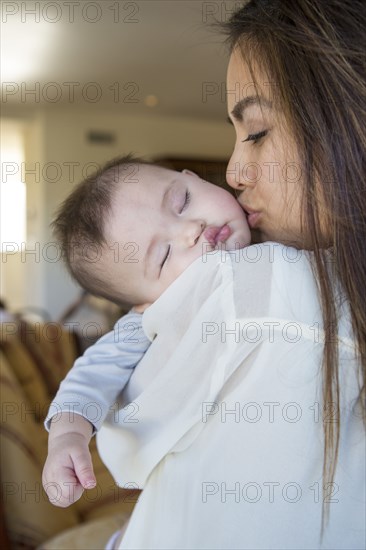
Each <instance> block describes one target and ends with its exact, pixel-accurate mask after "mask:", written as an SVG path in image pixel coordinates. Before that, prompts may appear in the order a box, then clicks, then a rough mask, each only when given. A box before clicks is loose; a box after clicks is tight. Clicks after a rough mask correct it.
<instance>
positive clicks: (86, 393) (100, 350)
mask: <svg viewBox="0 0 366 550" xmlns="http://www.w3.org/2000/svg"><path fill="white" fill-rule="evenodd" d="M141 319H142V316H141V314H139V313H136V312H131V313H129V314H127V315H125V316H124V317H122V318H121V319H120V320H119V321H118V322H117V323H116V325H115V327H114V330H113V331H111V332H109V333H108V334H106V335H104V336H103V337H102V338H101V339H100V340H98V342H97V343H96V344H94V345H93V346H91V347H90V348H88V349H87V350H86V352H85V353H84V355H83V356H82V357H80V358H79V359H78V360H77V361H76V362H75V364H74V366H73V368H72V369H71V370H70V372H69V373H68V375H67V376H66V378H65V380H64V381H63V382H62V383H61V385H60V388H59V391H58V392H57V395H56V397H55V399H54V400H53V402H52V403H51V405H50V409H49V412H48V415H47V418H46V420H45V427H46V429H48V430H49V432H50V433H49V440H48V456H47V460H46V463H45V466H44V470H43V476H42V482H43V486H44V489H45V491H46V493H47V494H48V497H49V499H50V501H51V502H52V503H53V504H55V505H56V506H62V507H65V506H69V505H70V504H72V503H73V502H75V501H76V500H78V499H79V498H80V496H81V494H82V492H83V490H84V489H85V488H92V487H94V486H95V484H96V480H95V476H94V471H93V466H92V462H91V457H90V453H89V448H88V445H89V441H90V438H91V436H92V435H93V434H94V433H95V432H96V431H97V430H98V429H99V428H100V427H101V425H102V424H103V422H104V420H105V418H106V416H107V414H108V412H109V409H110V406H111V405H112V404H113V403H114V402H115V400H116V398H117V396H118V394H119V393H120V392H121V391H122V389H123V388H124V386H125V385H126V384H127V382H128V380H129V378H130V376H131V374H132V372H133V369H134V367H135V366H136V365H137V363H138V362H139V361H140V360H141V359H142V357H143V355H144V354H145V352H146V350H147V349H148V347H149V345H150V343H151V342H150V340H149V339H148V338H147V336H146V335H145V334H144V332H143V330H142V324H141Z"/></svg>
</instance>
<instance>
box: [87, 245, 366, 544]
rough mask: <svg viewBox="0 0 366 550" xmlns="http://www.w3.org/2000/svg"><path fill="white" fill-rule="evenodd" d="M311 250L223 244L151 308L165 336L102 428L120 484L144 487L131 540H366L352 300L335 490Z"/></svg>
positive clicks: (147, 317)
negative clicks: (329, 473) (326, 446)
mask: <svg viewBox="0 0 366 550" xmlns="http://www.w3.org/2000/svg"><path fill="white" fill-rule="evenodd" d="M310 257H311V256H310V253H308V252H304V251H298V250H295V249H293V248H288V247H284V246H282V245H279V244H278V243H263V244H261V245H254V246H250V247H248V248H246V249H243V250H238V251H235V252H231V253H227V252H220V251H217V252H216V253H213V254H210V255H208V256H205V257H203V258H202V259H199V260H196V261H195V262H194V264H192V265H191V266H190V267H189V268H188V269H187V270H186V271H185V272H184V273H183V274H182V275H181V276H180V277H179V278H178V279H177V280H176V281H175V282H174V283H173V284H172V285H171V286H170V287H169V288H168V289H167V291H166V292H165V293H164V294H163V295H162V296H161V297H160V298H159V300H158V301H157V302H155V303H154V304H153V305H152V306H151V307H150V308H149V309H148V310H146V312H145V313H144V316H143V326H144V329H145V332H146V333H147V335H148V336H149V337H150V339H151V340H153V343H152V345H151V346H150V349H149V351H148V352H147V353H146V355H145V357H144V358H143V359H142V361H141V362H140V363H139V365H138V366H137V368H136V370H135V372H134V374H133V376H132V378H131V381H130V383H129V385H128V388H127V390H125V392H124V394H123V399H122V401H121V408H120V409H119V410H118V411H114V412H113V414H112V413H111V414H110V415H109V418H108V421H107V422H106V423H105V424H104V426H103V427H102V429H101V430H100V432H99V434H98V436H97V440H98V448H99V451H100V454H101V456H102V459H103V461H104V462H105V464H106V465H107V466H108V468H109V469H110V471H111V473H112V475H113V476H114V478H115V480H116V482H117V483H118V484H119V485H120V486H122V487H123V486H126V487H140V488H143V492H142V494H141V496H140V498H139V501H138V503H137V505H136V507H135V509H134V512H133V515H132V518H131V521H130V524H129V526H128V528H127V531H126V533H125V535H124V538H123V541H122V543H121V546H120V548H121V549H159V550H162V549H169V550H171V549H192V550H193V549H195V550H196V549H228V550H229V549H230V550H231V549H263V550H264V549H266V550H267V549H281V550H284V549H288V550H294V549H299V550H300V549H301V550H305V549H320V548H321V549H329V550H335V549H347V550H349V549H361V548H364V547H365V465H366V463H365V431H364V428H363V425H362V420H361V417H360V413H359V408H358V407H356V406H355V402H356V398H357V396H358V393H359V384H360V378H359V372H358V362H357V359H356V357H355V348H354V342H353V339H352V331H351V329H350V323H349V315H348V310H347V304H345V303H342V301H341V297H340V305H339V314H340V326H339V344H338V349H339V354H340V371H339V381H340V388H341V396H340V420H341V439H340V446H339V457H338V465H337V470H336V475H335V478H334V482H333V484H332V485H326V486H325V487H324V488H323V485H324V482H323V479H322V468H323V421H324V422H331V421H334V419H335V415H336V411H335V407H334V406H333V404H331V403H327V404H325V405H323V402H322V390H321V388H322V371H321V360H322V353H323V330H322V315H321V310H320V306H319V301H318V298H317V288H316V284H315V281H314V277H313V275H312V270H311V267H310ZM131 402H132V403H131ZM127 403H130V405H128V406H125V407H124V405H126V404H127ZM323 489H324V490H323ZM323 499H325V500H326V502H328V503H329V507H330V520H329V523H328V525H327V526H326V528H325V530H324V535H323V538H322V539H321V536H320V531H321V512H322V503H323Z"/></svg>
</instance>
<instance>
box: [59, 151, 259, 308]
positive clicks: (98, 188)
mask: <svg viewBox="0 0 366 550" xmlns="http://www.w3.org/2000/svg"><path fill="white" fill-rule="evenodd" d="M53 228H54V232H55V235H56V237H57V238H58V240H59V242H60V244H61V248H62V252H63V255H64V258H65V260H66V264H67V266H68V268H69V271H70V272H71V274H72V275H73V277H74V278H75V279H76V280H77V281H78V282H79V284H80V285H81V286H82V287H84V288H85V289H86V290H88V291H89V292H90V293H91V294H94V295H97V296H102V297H104V298H107V299H109V300H111V301H113V302H115V303H117V304H120V305H123V306H132V305H135V306H136V305H146V304H151V303H153V302H154V301H155V300H156V299H157V298H158V297H159V296H160V295H161V294H162V293H163V291H164V290H165V289H166V288H167V287H168V286H169V285H170V284H171V283H172V282H173V281H174V280H175V279H176V278H177V277H178V276H179V275H180V274H181V273H182V272H183V271H184V270H185V269H186V268H187V267H188V266H189V265H190V264H191V263H192V262H193V261H194V260H196V259H197V258H199V257H200V256H202V255H204V254H205V253H208V252H210V251H212V250H214V249H215V248H219V247H220V249H224V250H235V249H236V248H243V247H245V246H247V245H248V244H249V243H250V231H249V227H248V224H247V221H246V217H245V214H244V212H243V210H242V209H241V207H240V206H239V204H238V203H237V201H236V200H235V199H234V197H233V196H232V195H231V194H230V193H229V192H228V191H225V190H224V189H222V188H221V187H218V186H216V185H214V184H212V183H208V182H206V181H204V180H202V179H201V178H200V177H199V176H197V175H196V174H194V173H192V172H190V171H188V170H184V171H183V172H175V171H174V170H168V169H167V168H162V167H160V166H157V165H154V164H149V163H146V162H144V161H142V160H140V159H136V158H133V157H132V156H130V155H129V156H126V157H123V158H119V159H116V160H113V161H111V162H109V163H107V164H106V165H105V166H104V167H103V168H102V169H100V170H98V172H97V173H95V174H93V175H92V176H89V177H88V178H87V179H86V180H84V181H83V182H82V183H80V184H79V185H78V187H77V188H76V189H75V190H74V191H73V192H72V193H71V195H70V196H69V197H68V198H67V199H66V200H65V202H64V203H63V204H62V206H61V208H60V210H59V212H58V215H57V218H56V219H55V221H54V222H53Z"/></svg>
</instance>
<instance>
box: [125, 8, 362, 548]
mask: <svg viewBox="0 0 366 550" xmlns="http://www.w3.org/2000/svg"><path fill="white" fill-rule="evenodd" d="M224 26H225V29H226V31H228V33H229V42H230V47H231V56H230V62H229V68H228V86H227V88H228V112H229V118H230V121H231V122H232V123H233V125H234V127H235V130H236V134H237V141H236V144H235V149H234V152H233V155H232V158H231V160H230V162H229V165H228V171H227V180H228V183H229V184H230V185H231V186H232V187H234V188H235V189H237V191H238V200H239V202H240V204H241V205H242V206H243V208H244V210H245V211H246V212H247V214H248V221H249V223H250V225H251V227H252V228H253V229H256V230H258V231H259V232H260V234H261V236H262V239H263V240H271V241H278V242H281V243H283V244H286V245H292V246H295V247H296V248H299V249H308V250H311V251H313V253H312V257H313V266H312V269H313V272H314V279H313V282H314V285H313V286H312V285H311V282H310V280H308V281H307V284H306V285H304V286H302V284H301V276H302V270H301V269H299V270H297V271H296V270H295V272H293V271H292V268H291V269H290V268H288V269H287V266H286V265H285V264H284V265H283V271H282V273H283V274H284V279H283V280H281V278H279V277H278V273H277V278H276V273H275V269H276V265H277V263H276V261H274V262H273V266H274V267H273V273H274V280H275V283H276V284H275V285H272V286H271V287H270V288H267V287H266V288H265V292H268V293H269V295H270V299H276V296H277V290H278V292H279V293H280V292H282V293H283V295H285V292H286V287H288V288H289V291H288V296H289V298H288V303H286V307H287V310H286V315H287V314H289V315H290V313H291V311H292V306H293V304H294V303H295V302H296V304H297V305H298V304H301V308H302V309H301V312H302V313H303V314H304V318H305V317H306V315H307V319H306V322H307V324H308V328H310V329H311V328H313V327H311V326H310V325H311V319H316V317H315V315H316V313H315V312H316V306H317V304H316V303H315V301H314V300H316V294H317V292H318V294H319V302H318V304H319V307H321V310H322V318H323V326H324V346H322V348H321V353H319V355H318V356H317V355H316V352H317V351H319V349H318V348H316V347H315V346H312V345H311V343H310V340H311V339H310V338H308V341H307V342H306V341H305V340H306V338H303V340H304V341H302V342H301V343H298V342H295V344H294V346H293V347H290V348H288V353H287V354H286V353H283V351H281V350H283V345H282V344H281V343H279V344H278V345H277V344H276V342H275V341H273V343H272V345H271V346H267V348H265V349H266V353H265V354H262V355H261V354H260V351H261V350H260V348H256V349H255V350H253V353H250V350H249V351H248V353H247V359H246V362H245V364H243V366H242V367H240V368H238V369H237V371H236V372H235V373H234V374H233V376H232V377H231V378H230V379H228V382H227V384H226V386H224V391H223V392H222V393H221V394H220V400H219V399H218V403H215V405H217V406H218V407H219V408H218V409H217V410H216V409H215V407H214V405H213V407H212V409H206V413H207V414H206V418H205V420H204V421H203V422H202V423H201V426H198V432H195V431H194V430H195V429H196V428H197V425H196V426H193V428H192V429H193V431H190V432H187V434H186V435H185V436H183V437H182V438H181V439H179V440H178V441H177V444H176V445H175V446H173V447H171V448H170V452H168V453H167V454H166V455H165V456H164V457H163V458H161V461H160V462H159V463H158V465H157V466H156V467H155V468H154V470H153V471H152V472H151V473H150V477H148V479H147V482H146V485H145V487H144V491H143V493H142V496H141V497H140V500H139V503H138V504H137V507H136V509H135V511H134V514H133V516H132V519H131V523H130V526H129V527H128V529H127V532H126V535H125V538H124V540H123V541H122V544H121V546H120V548H137V547H138V548H160V549H161V548H230V549H231V548H251V549H254V548H255V549H257V548H258V549H259V548H261V549H269V548H281V549H284V548H287V549H294V548H298V549H304V548H308V549H310V548H311V549H314V548H328V549H332V550H333V549H334V548H344V549H346V548H347V549H349V548H357V549H358V548H363V547H364V541H365V527H364V519H363V518H364V513H365V495H364V483H365V477H364V476H365V474H364V460H365V457H364V437H365V431H364V423H365V368H366V296H365V293H364V283H365V280H366V193H365V173H366V171H365V149H366V120H365V107H366V105H365V99H366V88H365V87H366V78H365V72H366V70H365V42H364V32H365V28H366V13H365V4H364V2H363V1H357V0H356V1H354V0H329V1H327V2H325V1H322V0H298V1H297V2H296V3H290V2H285V1H283V0H282V1H281V0H252V1H250V2H248V3H247V4H246V5H245V6H244V7H243V8H242V9H240V10H239V11H237V12H236V13H235V14H234V15H233V17H232V18H231V20H230V21H229V22H228V24H226V25H224ZM269 263H270V262H267V264H269ZM285 263H286V262H285ZM240 265H241V264H240ZM257 266H259V267H261V268H263V269H265V267H266V265H265V264H263V266H260V263H258V264H257ZM303 268H304V269H305V264H304V266H303ZM220 269H221V268H220ZM253 270H254V271H253ZM253 270H252V274H253V273H254V274H255V275H256V276H257V277H258V278H259V277H260V275H261V269H257V268H256V267H255V268H253ZM246 275H247V274H246ZM269 275H270V276H271V277H273V274H271V273H269ZM285 276H286V278H285ZM291 277H292V278H293V281H292V280H291ZM253 281H254V282H253V284H252V285H251V286H250V285H249V290H248V277H247V278H246V280H245V281H242V280H241V281H240V285H241V292H242V295H243V296H244V295H245V297H248V298H251V297H252V304H253V307H254V308H255V305H256V304H255V302H256V301H257V300H258V302H260V300H261V288H259V289H258V287H259V286H260V285H263V287H264V286H265V279H264V278H263V279H262V280H261V281H258V282H257V281H256V280H255V278H254V279H253ZM200 283H201V281H200ZM292 283H293V284H292ZM291 285H292V294H291V289H290V287H291ZM201 286H202V288H206V287H205V285H204V281H203V283H202V285H201ZM293 289H295V294H296V292H297V293H300V294H301V292H302V291H304V296H301V295H300V296H296V295H295V294H294V291H293ZM255 291H257V294H256V295H255V296H254V298H253V292H255ZM206 292H207V294H208V295H210V292H209V290H207V289H206ZM183 298H184V297H183ZM183 298H182V297H181V296H180V300H181V301H182V307H184V304H186V303H187V300H188V301H189V298H187V297H186V300H185V301H184V299H183ZM237 298H238V299H239V298H242V297H240V295H237ZM307 301H309V303H310V302H311V303H312V305H311V307H309V309H308V310H307V309H306V302H307ZM243 302H245V300H243ZM284 302H286V297H285V300H283V299H281V300H279V301H278V303H277V304H276V305H277V306H278V307H283V303H284ZM175 305H176V304H174V302H173V301H172V300H171V299H170V307H172V308H173V307H175ZM221 305H222V307H223V308H224V306H225V301H221ZM244 305H245V304H244ZM168 306H169V304H168ZM168 306H167V307H168ZM275 310H276V309H275ZM289 312H290V313H289ZM295 312H296V314H297V312H298V311H296V310H295ZM304 312H305V313H304ZM228 318H231V317H230V316H229V317H228ZM165 319H171V320H172V319H173V316H172V317H169V316H167V317H165ZM217 319H220V316H218V317H217ZM211 320H212V319H211ZM300 320H301V321H303V319H300ZM170 324H172V323H170ZM166 328H168V327H166ZM338 334H340V335H341V336H342V338H346V337H347V336H351V337H352V334H353V337H354V341H355V344H356V349H355V350H354V360H353V361H352V360H351V359H350V358H349V357H348V356H347V354H346V352H345V351H344V348H343V347H342V345H341V344H340V342H339V341H338V339H337V336H338ZM303 336H304V335H303ZM267 343H268V342H267ZM276 346H277V347H276ZM233 350H234V351H233V353H235V347H234V348H233ZM307 350H308V351H309V356H307V355H306V353H307ZM278 352H280V353H282V356H281V358H280V359H279V358H278ZM147 356H148V354H147V355H146V357H147ZM212 361H214V357H212ZM281 361H287V364H286V370H284V369H282V365H281ZM292 364H294V365H295V367H294V368H293V369H291V365H292ZM201 365H202V362H201ZM207 365H208V366H209V364H208V363H207ZM248 365H249V367H248ZM188 367H189V362H187V368H188ZM353 367H355V372H353V371H352V369H353ZM204 373H205V371H204V369H203V370H202V376H203V375H204ZM317 374H320V376H317ZM215 376H216V378H215V377H213V378H212V379H211V380H213V379H215V380H216V381H217V380H218V378H219V373H218V372H217V371H215ZM137 385H138V384H137ZM350 388H353V389H352V391H351V390H350ZM354 388H356V391H353V390H354ZM316 390H319V392H322V396H321V394H320V393H319V400H318V401H313V402H312V401H311V398H312V397H313V396H314V392H315V391H316ZM187 395H188V394H187V393H186V394H185V396H187ZM131 396H132V394H131ZM132 397H133V396H132ZM178 397H179V396H178ZM225 400H226V401H225ZM155 402H156V401H155ZM249 402H250V403H254V404H255V403H257V404H258V403H261V405H262V408H261V414H263V410H264V408H263V405H266V407H269V408H270V409H271V413H270V414H269V416H268V418H269V419H268V420H267V422H266V423H264V422H263V417H262V418H261V419H259V420H258V423H256V422H257V421H256V420H255V419H253V417H252V416H251V415H250V414H249V412H248V411H249V409H248V407H247V405H248V403H249ZM237 403H238V404H239V405H240V414H241V416H240V418H238V421H237V422H236V417H235V415H236V408H235V410H234V411H233V408H231V409H230V406H231V407H233V406H234V405H235V406H236V404H237ZM250 403H249V404H250ZM299 404H301V407H300V413H299V414H300V416H299V418H295V419H294V417H293V416H291V417H290V416H289V414H288V411H289V406H294V407H295V410H296V405H298V406H300V405H299ZM317 405H318V407H317ZM276 406H279V407H280V408H281V411H282V418H280V419H279V420H278V419H277V420H276V415H275V410H276V409H275V407H276ZM271 407H272V408H271ZM177 408H178V402H177ZM297 410H298V411H299V409H297ZM309 410H310V411H311V412H312V413H313V414H314V417H313V422H311V421H309V419H305V418H304V417H305V416H306V414H308V413H309ZM223 411H224V413H228V414H230V411H231V414H232V415H233V414H234V417H235V420H234V422H232V423H230V421H229V420H228V419H226V417H224V418H225V420H223V418H222V417H221V421H220V414H217V413H218V412H219V413H220V412H221V413H222V412H223ZM244 412H245V414H246V416H245V419H244V420H245V421H243V417H244ZM301 415H302V417H301ZM229 418H230V417H229ZM231 418H232V417H231ZM284 420H285V422H284ZM261 421H262V423H261ZM286 422H287V423H286ZM296 422H298V423H297V424H296ZM168 423H169V422H168ZM323 432H324V436H322V433H323ZM138 457H139V454H138V453H137V454H136V458H138ZM233 472H234V473H233ZM238 472H239V474H238ZM253 491H254V493H253ZM265 491H267V493H265ZM277 491H279V493H278V492H277ZM288 491H290V492H288ZM291 491H292V492H291ZM293 491H295V494H294V492H293ZM322 493H323V495H322ZM279 494H280V495H281V496H280V498H279V497H278V495H279ZM199 497H200V498H199ZM266 497H267V498H266ZM334 497H335V498H334ZM243 501H245V502H243ZM330 505H331V510H330V514H329V507H330Z"/></svg>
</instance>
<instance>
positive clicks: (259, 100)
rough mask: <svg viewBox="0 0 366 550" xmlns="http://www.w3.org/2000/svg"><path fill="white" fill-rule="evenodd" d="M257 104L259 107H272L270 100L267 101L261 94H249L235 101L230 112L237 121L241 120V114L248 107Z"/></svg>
mask: <svg viewBox="0 0 366 550" xmlns="http://www.w3.org/2000/svg"><path fill="white" fill-rule="evenodd" d="M255 105H259V106H260V107H267V108H268V109H271V108H272V101H269V100H268V99H266V98H265V97H263V96H257V95H250V96H247V97H243V99H241V100H240V101H238V102H237V103H236V105H235V106H234V109H233V110H232V111H231V114H232V115H233V117H234V118H235V120H237V121H238V122H242V121H243V115H244V113H245V111H246V109H248V108H249V107H252V106H255Z"/></svg>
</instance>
